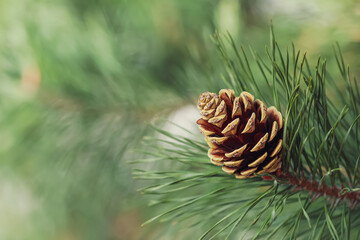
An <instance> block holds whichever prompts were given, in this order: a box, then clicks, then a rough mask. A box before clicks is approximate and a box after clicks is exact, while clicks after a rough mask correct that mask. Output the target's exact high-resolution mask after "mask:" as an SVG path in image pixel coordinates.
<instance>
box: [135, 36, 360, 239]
mask: <svg viewBox="0 0 360 240" xmlns="http://www.w3.org/2000/svg"><path fill="white" fill-rule="evenodd" d="M213 39H214V41H215V44H216V46H217V48H218V50H219V52H220V55H221V56H222V58H223V60H224V64H225V65H226V67H227V73H228V76H227V77H224V83H225V85H227V86H228V87H229V88H232V89H235V91H236V92H237V93H240V92H241V91H244V90H246V91H249V92H251V93H252V94H254V95H255V96H259V97H261V98H262V100H264V102H265V103H266V104H267V105H275V106H276V107H277V108H278V109H281V111H282V113H283V115H284V119H285V122H284V128H283V129H284V132H283V160H282V163H283V167H282V173H279V175H278V176H272V177H273V178H275V180H273V181H264V180H262V178H260V177H255V178H253V179H245V180H236V179H233V178H232V177H229V176H228V175H225V174H224V173H222V172H221V171H220V170H219V169H218V168H217V167H215V166H212V165H211V164H210V163H209V160H208V156H207V151H206V146H204V143H203V142H202V141H201V140H200V141H199V140H194V139H197V138H198V137H199V136H198V135H194V136H193V138H191V139H185V138H182V137H181V136H175V135H174V134H171V133H167V132H165V131H163V130H158V131H159V133H160V134H162V135H164V136H166V137H167V138H169V141H168V142H167V143H168V145H167V146H165V145H163V144H162V143H160V142H159V143H156V142H154V140H153V139H152V141H151V142H147V143H146V146H147V147H148V148H150V149H151V151H149V152H148V154H149V156H151V157H152V158H154V159H156V161H151V160H149V161H151V162H152V163H153V165H152V168H153V169H157V170H156V171H154V172H153V171H142V170H135V171H134V176H135V177H136V178H140V179H146V180H150V181H152V180H153V181H154V182H153V185H151V184H150V187H148V188H145V189H143V190H142V191H143V192H144V193H150V194H153V197H152V199H153V201H154V203H156V205H159V206H160V207H161V208H164V207H165V206H168V207H169V209H170V210H169V211H167V212H165V213H161V214H160V215H158V216H157V217H154V218H153V219H151V220H149V221H147V222H146V224H148V223H150V222H151V221H154V220H156V219H159V218H160V219H164V217H166V218H165V219H166V220H172V221H176V222H178V221H179V222H182V224H179V225H178V226H179V227H184V226H185V225H186V223H187V222H189V221H190V219H192V220H193V221H195V222H196V223H197V225H196V226H194V227H196V229H197V230H196V232H199V230H203V231H204V233H203V234H202V235H201V236H199V237H200V239H213V238H230V237H234V236H235V234H238V235H236V237H235V238H236V239H238V238H240V235H241V236H242V238H250V237H251V238H252V239H258V238H265V236H266V239H279V238H280V236H285V237H289V238H290V239H295V238H304V239H318V238H322V239H328V238H334V239H343V238H347V239H350V238H351V236H354V235H355V234H356V229H357V228H358V227H360V221H359V220H358V219H359V217H360V211H359V206H358V205H357V203H358V202H359V185H358V184H359V173H360V172H359V168H358V166H359V161H360V160H359V158H360V149H359V147H358V146H359V144H358V143H359V142H360V138H359V133H358V131H359V119H360V115H359V112H358V107H357V105H359V103H360V95H359V92H360V90H359V87H358V84H357V82H356V80H355V79H354V80H352V81H351V80H350V77H349V76H350V73H349V69H348V68H346V67H345V64H344V60H343V58H342V56H341V53H340V51H339V47H337V48H336V51H335V59H336V65H337V67H338V68H339V73H340V77H341V78H340V79H342V81H345V82H346V89H339V88H338V87H337V86H336V84H335V83H336V81H335V79H338V76H337V73H336V72H334V67H333V66H331V67H330V68H329V67H327V65H329V63H328V61H327V60H326V59H322V58H321V57H319V58H318V59H317V61H316V64H315V65H314V67H311V66H312V64H311V63H310V62H309V60H308V59H307V54H306V53H301V51H300V50H296V49H295V47H294V45H292V46H291V50H290V51H289V49H286V52H285V53H283V52H282V51H281V48H280V46H279V45H278V43H277V41H276V39H275V34H274V32H273V29H271V34H270V39H271V41H270V47H269V48H268V47H266V53H265V58H264V56H260V55H259V54H258V53H257V52H256V51H254V50H253V49H252V48H250V52H251V55H252V59H250V58H248V53H247V50H246V48H245V47H237V45H236V44H235V42H234V40H233V39H232V38H231V36H230V35H229V34H228V35H226V36H225V37H221V36H220V35H219V34H218V33H215V35H214V37H213ZM328 69H330V70H331V71H329V70H328ZM329 93H334V94H335V95H336V96H339V97H337V98H334V97H330V96H329ZM154 149H156V151H154ZM169 170H171V171H169ZM263 178H265V179H269V176H263ZM160 182H162V183H160ZM303 193H307V194H308V196H305V195H307V194H303ZM330 199H333V201H332V202H331V201H327V200H330ZM179 203H181V205H180V204H179ZM171 206H172V208H171ZM351 209H352V210H351ZM209 215H210V216H209ZM204 218H206V219H205V220H204ZM240 224H241V225H240ZM243 226H245V227H243Z"/></svg>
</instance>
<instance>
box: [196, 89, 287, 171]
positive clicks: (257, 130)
mask: <svg viewBox="0 0 360 240" xmlns="http://www.w3.org/2000/svg"><path fill="white" fill-rule="evenodd" d="M198 108H199V110H200V115H201V119H199V120H198V121H197V124H198V125H199V128H200V131H201V132H202V133H203V134H204V135H205V139H206V142H207V144H208V145H209V148H210V149H209V152H208V156H209V158H210V161H211V162H212V163H213V164H215V165H218V166H223V167H222V169H223V171H224V172H226V173H228V174H234V175H235V177H236V178H246V177H254V176H255V174H261V173H271V172H273V171H276V170H277V169H279V168H280V167H281V150H282V127H283V118H282V116H281V113H280V112H279V111H278V110H277V109H276V108H275V107H269V108H266V105H265V104H264V103H263V102H262V101H261V100H259V99H256V101H255V99H254V96H253V95H251V94H250V93H247V92H242V93H241V94H240V96H239V97H235V93H234V91H233V90H230V89H223V90H221V91H220V92H219V95H217V94H216V93H209V92H205V93H203V94H201V95H200V98H199V101H198Z"/></svg>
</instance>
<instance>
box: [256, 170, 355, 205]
mask: <svg viewBox="0 0 360 240" xmlns="http://www.w3.org/2000/svg"><path fill="white" fill-rule="evenodd" d="M274 177H275V178H276V179H277V180H279V182H281V183H284V184H289V185H293V186H294V189H293V190H294V191H309V197H311V195H312V198H311V201H315V200H317V199H318V198H319V197H325V198H327V200H328V203H330V201H331V199H333V201H332V204H331V208H336V207H337V205H338V204H339V203H340V202H341V201H348V202H349V205H350V208H351V209H354V208H355V207H356V205H357V204H358V203H359V201H360V191H354V192H349V191H346V188H344V186H342V187H341V188H339V187H337V186H335V185H333V186H327V185H326V183H325V182H321V183H319V182H317V181H314V180H313V181H309V180H308V179H306V178H305V177H302V178H301V179H299V178H298V177H296V176H293V175H291V174H290V173H282V172H280V171H278V172H276V174H274ZM263 179H264V180H273V179H274V178H272V177H269V176H263Z"/></svg>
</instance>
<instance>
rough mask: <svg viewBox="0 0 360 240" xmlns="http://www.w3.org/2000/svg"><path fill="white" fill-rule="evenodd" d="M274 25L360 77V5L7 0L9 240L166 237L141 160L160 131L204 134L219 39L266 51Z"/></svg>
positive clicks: (286, 40) (0, 224)
mask: <svg viewBox="0 0 360 240" xmlns="http://www.w3.org/2000/svg"><path fill="white" fill-rule="evenodd" d="M270 20H272V22H273V24H274V26H275V32H276V34H277V40H278V41H279V42H280V43H281V44H282V45H283V46H290V45H291V43H292V42H294V44H295V45H296V46H297V47H299V48H301V49H302V50H304V51H307V52H308V56H310V59H316V57H317V56H318V55H320V54H321V55H322V56H325V57H329V58H331V56H332V46H333V44H334V43H335V42H336V41H338V42H339V44H340V46H341V48H342V50H343V54H344V58H345V60H346V62H348V63H350V64H351V68H352V72H353V73H354V74H355V75H357V76H359V75H360V58H359V53H360V2H359V1H358V0H343V1H337V0H303V1H295V0H291V1H289V0H197V1H193V0H151V1H150V0H117V1H115V0H103V1H99V0H87V1H85V0H52V1H50V0H11V1H9V0H8V1H6V0H0V36H1V37H0V78H1V80H0V93H1V94H0V111H1V114H0V122H1V124H0V138H1V145H0V155H1V167H0V212H1V216H0V239H56V240H77V239H161V238H160V236H159V234H160V232H162V231H164V230H165V231H170V230H168V226H167V225H166V224H164V225H163V224H161V223H159V224H151V225H148V226H146V227H143V228H142V227H140V225H141V223H143V222H144V221H145V220H146V219H148V218H149V217H151V216H152V212H151V211H152V210H151V208H149V207H148V206H147V203H148V199H147V198H146V197H143V196H141V195H140V194H139V193H137V192H136V189H138V188H139V187H141V185H142V183H141V182H136V181H134V180H133V179H132V176H131V169H132V167H133V166H132V165H130V164H129V162H131V159H135V158H141V153H139V151H137V149H138V148H140V142H141V140H142V138H143V137H144V136H145V135H151V134H152V130H151V128H149V127H148V124H149V123H156V124H160V123H159V122H158V121H157V120H156V119H160V118H165V119H166V118H167V119H169V120H171V121H174V122H176V123H178V124H180V125H182V126H185V127H186V128H189V129H195V126H194V123H192V120H193V119H196V118H197V115H196V111H195V110H194V106H193V105H194V103H195V102H196V98H197V96H198V95H199V94H200V93H201V92H203V91H208V90H209V91H211V90H213V91H218V89H219V88H222V87H224V84H223V82H222V80H221V74H222V73H224V71H225V70H224V67H223V66H222V64H221V61H220V57H219V54H218V53H217V51H216V47H215V46H214V44H213V43H212V41H211V37H210V35H211V34H213V33H214V32H215V31H216V30H217V31H219V32H220V33H226V32H227V31H228V32H230V33H231V34H232V36H233V37H234V39H235V40H236V42H238V43H242V44H244V45H245V46H247V45H248V44H251V45H252V46H253V47H254V49H256V50H257V52H259V53H261V54H263V53H264V46H265V44H267V43H268V39H269V26H270ZM329 64H330V67H331V66H335V60H332V61H330V62H329ZM339 84H340V85H341V83H339ZM164 127H168V126H164ZM168 128H169V127H168ZM170 130H171V128H170ZM148 167H150V168H151V166H148ZM163 239H164V238H163ZM173 239H182V238H181V236H176V237H174V238H173Z"/></svg>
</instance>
